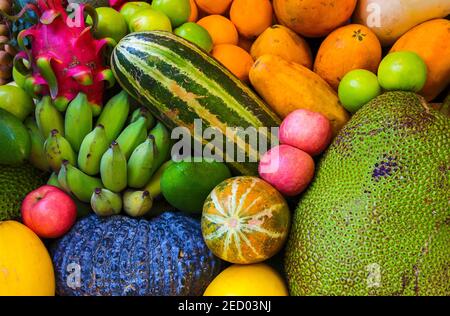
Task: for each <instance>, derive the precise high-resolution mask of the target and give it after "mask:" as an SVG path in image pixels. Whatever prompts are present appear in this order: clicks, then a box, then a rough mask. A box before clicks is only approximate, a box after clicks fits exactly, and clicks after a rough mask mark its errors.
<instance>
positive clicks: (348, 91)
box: [338, 69, 381, 113]
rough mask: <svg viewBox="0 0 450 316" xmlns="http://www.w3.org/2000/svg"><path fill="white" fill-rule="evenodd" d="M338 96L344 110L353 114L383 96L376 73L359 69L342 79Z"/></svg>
mask: <svg viewBox="0 0 450 316" xmlns="http://www.w3.org/2000/svg"><path fill="white" fill-rule="evenodd" d="M338 94H339V100H340V101H341V104H342V105H343V106H344V108H345V109H346V110H347V111H349V112H351V113H356V112H357V111H358V110H359V109H360V108H361V107H363V106H364V104H366V103H368V102H369V101H371V100H372V99H374V98H376V97H377V96H379V95H380V94H381V87H380V84H379V83H378V78H377V76H376V75H375V74H374V73H372V72H370V71H368V70H364V69H357V70H352V71H350V72H349V73H347V74H346V75H345V76H344V78H342V80H341V82H340V84H339V89H338Z"/></svg>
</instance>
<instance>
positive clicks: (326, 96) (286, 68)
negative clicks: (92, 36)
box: [250, 55, 350, 135]
mask: <svg viewBox="0 0 450 316" xmlns="http://www.w3.org/2000/svg"><path fill="white" fill-rule="evenodd" d="M250 81H251V83H252V85H253V87H254V88H255V89H256V91H257V92H258V93H259V95H260V96H261V97H262V98H263V99H264V100H265V101H266V102H267V104H269V106H270V107H271V108H272V109H273V110H274V111H275V112H276V113H277V114H278V115H279V116H280V117H282V118H284V117H286V116H287V115H288V114H289V113H291V112H292V111H295V110H297V109H306V110H310V111H315V112H319V113H322V114H323V115H325V116H326V117H327V118H328V119H329V120H330V122H331V125H332V126H333V132H334V135H336V133H337V132H338V131H339V130H340V129H341V128H342V127H343V126H344V125H345V124H346V123H347V121H348V120H349V118H350V116H349V114H348V112H347V111H346V110H345V109H344V108H343V107H342V105H341V104H340V103H339V98H338V96H337V93H336V92H335V91H334V90H333V89H332V88H331V87H330V86H329V85H328V83H326V81H325V80H323V79H322V78H321V77H320V76H319V75H317V74H316V73H314V72H312V71H311V70H309V69H308V68H306V67H304V66H302V65H299V64H296V63H293V62H289V61H286V60H284V59H283V58H281V57H278V56H275V55H263V56H261V57H259V58H258V59H257V60H256V62H255V63H254V64H253V66H252V68H251V69H250Z"/></svg>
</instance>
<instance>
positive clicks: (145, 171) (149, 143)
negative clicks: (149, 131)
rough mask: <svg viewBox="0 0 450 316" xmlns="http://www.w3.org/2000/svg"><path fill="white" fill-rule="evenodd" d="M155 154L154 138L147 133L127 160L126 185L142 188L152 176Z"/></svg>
mask: <svg viewBox="0 0 450 316" xmlns="http://www.w3.org/2000/svg"><path fill="white" fill-rule="evenodd" d="M156 154H157V149H156V144H155V138H154V137H153V135H148V138H147V140H146V141H145V142H143V143H142V144H140V145H139V146H137V147H136V149H135V150H134V151H133V153H132V154H131V156H130V159H129V160H128V186H129V187H131V188H136V189H138V188H142V187H143V186H144V185H145V184H146V183H147V182H148V181H150V178H151V177H152V171H153V170H154V169H155V168H154V167H153V164H154V161H155V157H156Z"/></svg>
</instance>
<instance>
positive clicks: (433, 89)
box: [391, 19, 450, 101]
mask: <svg viewBox="0 0 450 316" xmlns="http://www.w3.org/2000/svg"><path fill="white" fill-rule="evenodd" d="M449 29H450V21H449V20H447V19H435V20H431V21H428V22H425V23H422V24H420V25H418V26H416V27H414V28H412V29H411V30H409V31H408V32H407V33H405V34H404V35H403V36H402V37H400V38H399V39H398V40H397V42H395V44H394V46H392V49H391V52H398V51H413V52H416V53H417V54H418V55H419V56H420V57H422V59H423V60H424V61H425V63H426V64H427V69H428V76H427V77H428V78H427V82H426V84H425V86H424V87H423V89H422V90H421V91H419V94H420V95H422V96H423V97H424V98H425V99H426V100H427V101H432V100H434V99H435V98H436V97H437V96H438V95H439V94H440V93H441V92H442V91H443V90H444V89H445V88H446V87H447V86H448V85H449V84H450V58H448V56H450V32H449ZM430 34H432V36H431V35H430Z"/></svg>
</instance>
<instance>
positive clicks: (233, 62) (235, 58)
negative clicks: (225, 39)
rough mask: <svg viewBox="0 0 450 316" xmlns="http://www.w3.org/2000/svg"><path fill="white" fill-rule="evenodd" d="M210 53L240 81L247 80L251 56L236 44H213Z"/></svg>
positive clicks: (251, 62) (251, 63) (251, 61)
mask: <svg viewBox="0 0 450 316" xmlns="http://www.w3.org/2000/svg"><path fill="white" fill-rule="evenodd" d="M211 54H212V55H213V57H214V58H216V59H217V60H218V61H220V62H221V63H222V64H223V65H224V66H225V67H227V68H228V70H230V71H231V72H232V73H233V74H234V75H235V76H236V77H238V78H239V79H241V80H242V81H248V73H249V71H250V68H251V67H252V65H253V58H252V56H251V55H250V54H249V53H247V52H246V51H245V50H244V49H242V48H240V47H239V46H236V45H231V44H220V45H216V46H214V48H213V50H212V52H211Z"/></svg>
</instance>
